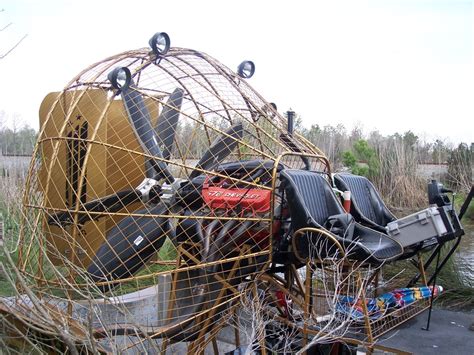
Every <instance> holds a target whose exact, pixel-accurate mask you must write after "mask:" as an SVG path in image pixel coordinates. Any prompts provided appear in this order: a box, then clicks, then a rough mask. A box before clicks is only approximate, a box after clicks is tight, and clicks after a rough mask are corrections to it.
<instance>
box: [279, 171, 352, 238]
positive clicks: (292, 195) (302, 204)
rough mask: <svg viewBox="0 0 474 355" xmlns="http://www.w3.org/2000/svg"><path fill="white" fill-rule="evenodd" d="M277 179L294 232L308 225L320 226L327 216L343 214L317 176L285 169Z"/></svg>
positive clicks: (331, 191) (319, 175)
mask: <svg viewBox="0 0 474 355" xmlns="http://www.w3.org/2000/svg"><path fill="white" fill-rule="evenodd" d="M280 176H281V179H282V181H283V183H284V186H285V193H286V195H287V201H288V204H289V207H290V213H291V220H292V224H293V227H294V228H295V229H299V228H303V227H307V226H310V225H311V224H313V225H314V224H316V226H322V225H323V224H324V222H325V221H326V220H327V219H328V217H329V216H333V215H337V214H341V213H344V209H343V208H342V205H341V203H340V202H339V201H338V199H337V198H336V196H335V195H334V191H333V190H332V188H331V186H330V185H329V183H328V182H327V180H326V179H325V178H324V177H323V176H322V175H321V174H318V173H315V172H311V171H307V170H290V169H285V170H282V172H281V175H280Z"/></svg>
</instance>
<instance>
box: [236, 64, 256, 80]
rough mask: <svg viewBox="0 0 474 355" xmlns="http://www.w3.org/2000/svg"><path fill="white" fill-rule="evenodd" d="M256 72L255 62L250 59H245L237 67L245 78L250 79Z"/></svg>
mask: <svg viewBox="0 0 474 355" xmlns="http://www.w3.org/2000/svg"><path fill="white" fill-rule="evenodd" d="M254 73H255V64H254V62H252V61H250V60H245V61H243V62H242V63H240V65H239V67H238V68H237V74H238V75H239V76H240V77H241V78H244V79H249V78H251V77H252V76H253V74H254Z"/></svg>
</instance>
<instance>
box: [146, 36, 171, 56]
mask: <svg viewBox="0 0 474 355" xmlns="http://www.w3.org/2000/svg"><path fill="white" fill-rule="evenodd" d="M148 44H149V45H150V47H151V49H152V51H153V53H154V54H155V55H156V56H164V55H165V54H166V53H167V52H168V50H169V49H170V44H171V41H170V37H169V36H168V34H167V33H166V32H158V33H155V34H154V35H153V37H151V38H150V40H149V41H148Z"/></svg>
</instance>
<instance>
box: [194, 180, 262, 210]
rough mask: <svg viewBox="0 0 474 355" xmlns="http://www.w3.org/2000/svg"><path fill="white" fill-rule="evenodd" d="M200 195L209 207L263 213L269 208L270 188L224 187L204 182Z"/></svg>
mask: <svg viewBox="0 0 474 355" xmlns="http://www.w3.org/2000/svg"><path fill="white" fill-rule="evenodd" d="M202 197H203V199H204V202H205V204H206V205H207V206H208V207H209V208H211V209H235V208H236V207H238V208H241V209H242V211H252V212H253V213H265V212H268V211H269V210H270V198H271V191H270V190H260V189H239V188H231V189H226V188H222V187H219V186H208V185H207V184H204V186H203V189H202Z"/></svg>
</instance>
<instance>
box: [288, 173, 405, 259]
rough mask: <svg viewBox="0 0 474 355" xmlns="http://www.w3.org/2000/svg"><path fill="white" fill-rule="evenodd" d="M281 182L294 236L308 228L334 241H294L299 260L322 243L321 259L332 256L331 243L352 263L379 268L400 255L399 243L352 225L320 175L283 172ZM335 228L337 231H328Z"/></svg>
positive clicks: (308, 237) (309, 236)
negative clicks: (363, 263)
mask: <svg viewBox="0 0 474 355" xmlns="http://www.w3.org/2000/svg"><path fill="white" fill-rule="evenodd" d="M280 178H281V179H282V186H283V188H284V191H285V194H286V198H287V202H288V207H289V209H290V214H291V223H292V229H293V232H297V230H299V229H301V228H307V227H311V228H318V229H324V230H325V231H327V232H328V233H329V234H330V235H331V236H332V237H333V238H327V237H324V235H323V233H305V234H304V235H303V236H301V237H295V239H294V242H293V245H294V248H295V249H296V250H295V251H296V252H297V253H298V255H299V256H300V257H304V258H307V257H308V256H309V255H310V245H309V244H310V243H311V245H313V246H316V247H317V245H318V243H321V241H324V243H326V244H325V245H324V246H323V245H320V246H322V247H323V249H324V250H325V251H326V255H322V256H323V257H326V256H331V255H330V254H331V253H335V252H336V251H337V248H336V243H335V242H334V240H336V241H337V242H338V243H339V244H340V245H341V246H342V248H343V249H344V250H345V251H346V252H347V254H348V257H349V258H350V259H353V260H358V261H365V262H369V263H377V264H379V263H382V262H385V261H389V260H394V259H396V258H398V257H399V256H400V255H402V254H403V247H402V246H401V245H400V243H398V242H397V241H395V240H394V239H392V238H391V237H389V236H387V235H386V234H383V233H380V232H378V231H376V230H373V229H370V228H367V227H365V226H363V225H361V224H359V223H357V222H355V221H354V219H353V218H352V216H351V215H350V214H347V213H345V211H344V209H343V207H342V205H341V203H340V202H339V200H338V199H337V197H336V196H335V194H334V191H333V190H332V187H331V186H330V185H329V183H328V182H327V180H326V179H325V178H324V177H323V176H322V175H321V174H318V173H315V172H311V171H305V170H290V169H285V170H283V171H282V172H281V176H280ZM334 221H336V223H334ZM335 225H337V226H338V227H339V228H334V229H333V228H331V226H335ZM341 226H342V228H341ZM331 243H332V245H331V246H329V247H328V244H331ZM318 253H320V251H318Z"/></svg>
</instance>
